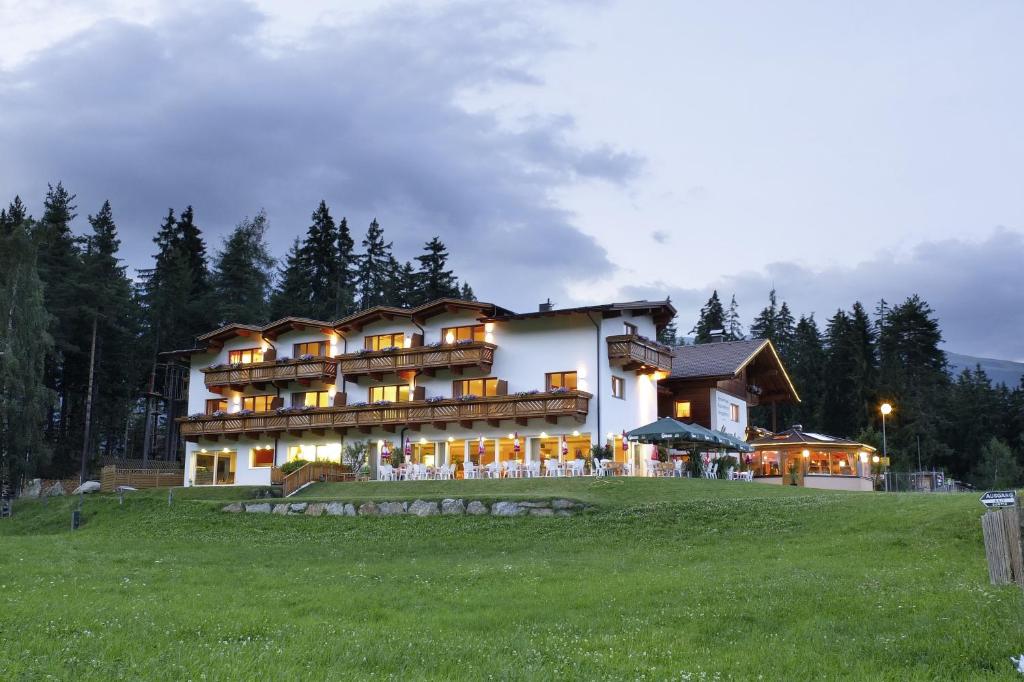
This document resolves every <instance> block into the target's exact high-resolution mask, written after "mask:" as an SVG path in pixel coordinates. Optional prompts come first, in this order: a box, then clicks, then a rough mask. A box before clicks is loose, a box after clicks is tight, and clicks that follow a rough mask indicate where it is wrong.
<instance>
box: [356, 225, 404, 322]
mask: <svg viewBox="0 0 1024 682" xmlns="http://www.w3.org/2000/svg"><path fill="white" fill-rule="evenodd" d="M363 249H364V250H363V254H362V255H361V256H360V257H359V275H358V278H357V282H356V290H357V292H358V296H359V306H360V307H361V308H363V309H364V310H365V309H366V308H372V307H374V306H378V305H386V304H389V303H390V302H389V301H388V300H387V297H388V294H389V293H390V292H391V291H393V290H394V284H393V280H394V267H395V262H396V261H395V259H394V256H392V255H391V242H385V241H384V230H383V229H381V226H380V223H378V222H377V219H376V218H374V220H373V222H371V223H370V227H369V229H368V230H367V231H366V237H365V238H364V239H363Z"/></svg>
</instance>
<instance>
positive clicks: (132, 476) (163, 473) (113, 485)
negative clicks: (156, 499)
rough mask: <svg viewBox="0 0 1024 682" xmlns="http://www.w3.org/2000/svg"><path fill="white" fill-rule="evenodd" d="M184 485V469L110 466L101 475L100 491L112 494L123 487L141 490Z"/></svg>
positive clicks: (104, 468)
mask: <svg viewBox="0 0 1024 682" xmlns="http://www.w3.org/2000/svg"><path fill="white" fill-rule="evenodd" d="M184 484H185V471H184V469H126V468H122V467H118V466H115V465H109V466H105V467H103V471H102V473H101V474H100V490H101V491H102V492H105V493H112V492H114V490H116V489H117V487H118V486H121V485H128V486H131V487H133V488H140V489H141V488H160V487H169V486H180V485H184Z"/></svg>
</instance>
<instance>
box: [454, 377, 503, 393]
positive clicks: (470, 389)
mask: <svg viewBox="0 0 1024 682" xmlns="http://www.w3.org/2000/svg"><path fill="white" fill-rule="evenodd" d="M452 395H454V396H460V395H479V396H491V395H498V380H497V379H462V380H461V381H453V382H452Z"/></svg>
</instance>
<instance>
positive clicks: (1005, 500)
mask: <svg viewBox="0 0 1024 682" xmlns="http://www.w3.org/2000/svg"><path fill="white" fill-rule="evenodd" d="M981 503H982V504H983V505H985V506H986V507H988V508H989V509H992V508H993V507H1013V506H1014V505H1016V504H1017V493H1016V491H1014V490H989V491H988V492H987V493H985V494H984V495H982V496H981Z"/></svg>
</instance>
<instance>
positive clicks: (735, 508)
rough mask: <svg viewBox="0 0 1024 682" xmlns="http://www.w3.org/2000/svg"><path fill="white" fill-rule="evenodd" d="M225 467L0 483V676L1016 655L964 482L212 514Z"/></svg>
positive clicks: (700, 489)
mask: <svg viewBox="0 0 1024 682" xmlns="http://www.w3.org/2000/svg"><path fill="white" fill-rule="evenodd" d="M247 494H251V491H247V490H241V489H234V490H230V489H214V490H210V489H207V490H195V489H193V490H187V491H186V490H177V491H176V492H175V500H174V506H173V508H172V509H168V504H167V493H166V491H152V492H141V493H135V494H134V495H133V496H132V497H129V499H128V500H127V501H126V503H125V505H124V506H123V507H122V506H119V505H118V502H117V498H116V497H113V496H99V497H91V498H87V499H86V500H85V507H84V519H85V523H84V525H83V527H82V529H81V530H79V531H77V532H74V533H72V532H70V531H69V530H68V526H69V520H70V511H71V509H72V508H73V506H74V504H75V502H76V501H75V500H70V499H53V500H50V501H49V503H48V504H47V505H46V506H44V505H43V504H42V503H41V502H26V503H22V504H19V505H18V506H17V507H16V510H15V518H13V519H10V520H5V521H2V522H0V642H2V646H0V679H3V680H22V679H26V680H29V679H33V680H34V679H62V680H63V679H76V680H111V679H161V680H186V679H191V680H199V679H207V680H229V679H240V680H256V679H260V680H293V679H295V680H298V679H302V680H306V679H308V680H319V679H367V678H375V679H387V678H395V679H424V678H426V679H568V678H571V679H639V678H645V679H668V678H671V679H691V680H700V679H707V680H713V679H766V680H780V679H786V680H797V679H822V678H828V679H835V678H844V679H845V678H853V679H892V680H908V679H922V680H924V679H929V680H930V679H972V680H977V679H1007V680H1012V679H1019V676H1018V675H1017V674H1016V673H1014V672H1012V670H1011V666H1010V662H1009V658H1008V657H1009V656H1010V655H1011V654H1013V655H1017V654H1020V653H1021V652H1024V592H1022V591H1021V590H1020V589H1018V588H1016V587H1000V588H995V587H992V586H990V585H989V584H988V579H987V573H986V570H985V562H984V557H983V549H982V544H981V530H980V523H979V521H978V517H979V516H980V514H981V512H982V509H981V506H980V505H979V504H978V501H977V496H974V495H967V496H957V495H945V496H943V495H932V496H925V495H888V496H887V495H882V494H856V493H847V494H843V493H823V492H816V491H808V490H804V489H795V488H781V487H776V486H767V485H760V484H746V483H743V484H741V483H730V482H726V481H685V480H684V481H680V480H666V479H653V480H652V479H617V480H607V481H606V480H590V479H579V480H538V481H465V482H463V481H455V482H417V483H395V484H386V483H368V484H367V483H362V484H359V483H356V484H318V485H317V486H313V487H311V488H309V489H307V490H305V491H303V494H302V495H301V497H302V499H303V500H315V499H325V500H326V499H332V500H338V499H345V500H353V501H360V500H366V499H374V500H378V501H379V500H385V499H390V500H394V499H415V498H417V497H422V498H424V499H440V498H442V497H450V496H455V497H464V498H466V499H467V501H468V499H484V500H493V499H499V498H500V499H509V498H515V497H521V498H530V499H539V498H547V497H563V496H564V497H569V498H572V499H576V500H580V501H583V502H586V503H588V504H591V505H594V507H595V509H594V511H593V512H592V513H588V514H586V515H582V516H578V517H574V518H570V519H557V518H556V519H552V518H515V519H508V518H491V517H484V518H479V517H465V518H442V517H433V518H409V517H389V518H344V517H319V518H306V517H278V516H270V515H255V514H237V515H234V514H223V513H220V512H219V511H217V510H218V509H219V508H220V506H221V505H223V504H224V503H225V502H226V501H231V500H235V499H239V498H241V497H244V496H245V495H247Z"/></svg>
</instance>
